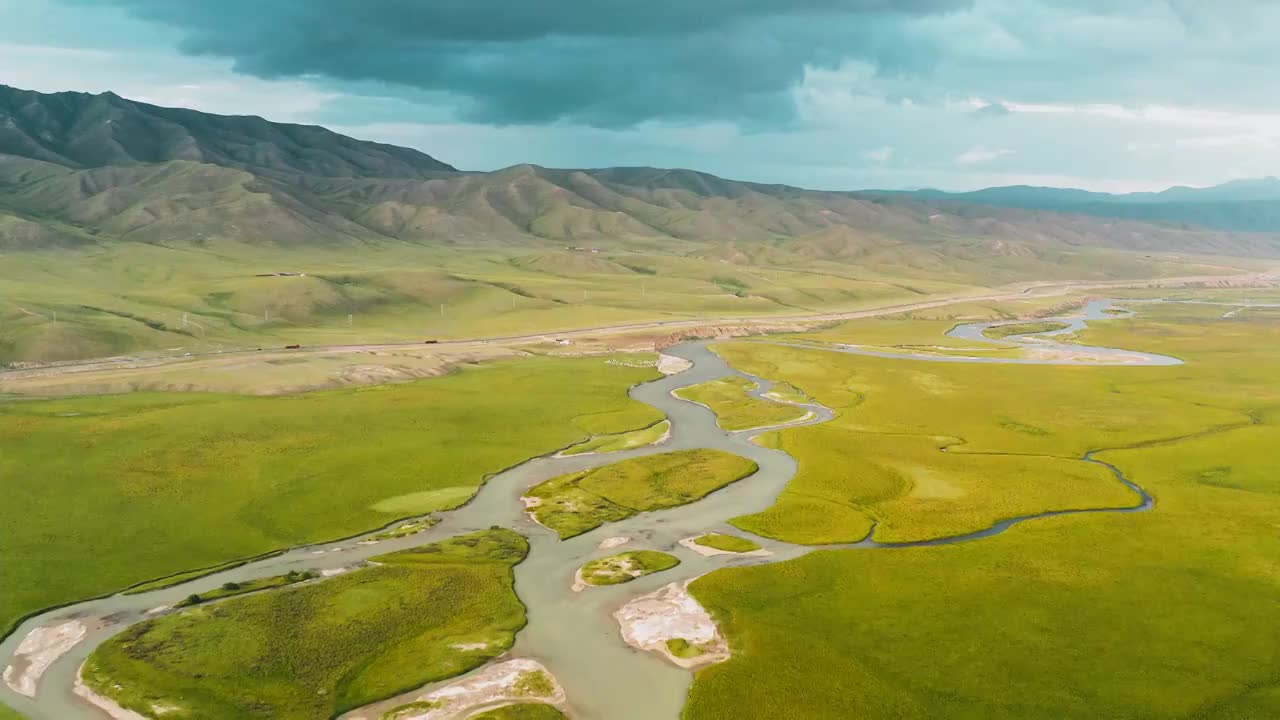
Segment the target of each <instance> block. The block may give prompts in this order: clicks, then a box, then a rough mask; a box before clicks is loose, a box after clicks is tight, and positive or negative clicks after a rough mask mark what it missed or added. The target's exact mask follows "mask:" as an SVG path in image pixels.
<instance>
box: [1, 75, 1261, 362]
mask: <svg viewBox="0 0 1280 720" xmlns="http://www.w3.org/2000/svg"><path fill="white" fill-rule="evenodd" d="M0 126H2V127H0V253H4V260H5V264H4V266H3V268H4V269H3V270H2V271H0V363H32V362H35V363H39V362H47V361H51V360H73V359H79V358H86V357H97V356H102V355H112V354H120V353H133V352H140V351H148V350H163V351H177V350H184V351H186V350H189V351H198V350H204V349H211V348H218V347H228V346H231V347H244V346H256V345H259V344H284V343H288V342H310V343H332V342H364V341H375V340H400V339H412V338H421V337H423V336H431V337H474V336H477V335H484V334H502V333H511V332H515V331H530V330H555V329H565V328H571V327H582V326H584V325H599V324H605V323H610V322H630V321H638V320H653V319H664V318H683V317H696V316H717V317H725V316H745V315H768V314H784V313H785V314H795V313H797V312H818V311H826V310H832V309H850V308H860V307H867V306H870V305H877V304H881V305H882V304H887V303H892V302H895V301H898V300H907V299H917V298H919V297H921V296H925V295H933V294H939V293H963V292H977V291H979V290H981V289H983V288H990V287H993V286H997V285H1004V284H1009V283H1015V282H1025V281H1029V280H1077V279H1118V278H1140V277H1155V276H1168V275H1199V274H1206V273H1224V274H1225V273H1231V272H1233V271H1234V270H1235V269H1239V268H1256V267H1258V266H1259V263H1258V260H1257V258H1276V257H1280V235H1276V234H1264V233H1248V232H1233V231H1221V230H1210V229H1205V228H1201V227H1188V226H1182V225H1174V224H1167V223H1165V224H1153V223H1144V222H1138V221H1129V220H1113V219H1099V218H1093V217H1088V216H1086V215H1081V214H1071V213H1058V212H1046V211H1039V210H1028V209H1021V208H995V207H991V206H989V205H979V204H973V203H960V202H953V201H949V200H937V199H928V198H911V197H902V196H892V197H889V196H883V195H867V194H861V193H843V192H819V191H812V190H804V189H800V188H795V187H788V186H783V185H764V184H757V183H746V182H737V181H733V180H728V179H724V178H719V177H716V176H713V175H708V174H705V173H700V172H696V171H692V170H679V169H675V170H667V169H657V168H608V169H593V170H557V169H548V168H543V167H537V166H532V165H518V166H515V167H510V168H506V169H503V170H498V171H495V172H489V173H483V172H462V171H457V170H454V169H453V168H451V167H449V166H447V165H444V164H443V163H440V162H438V161H436V160H434V159H432V158H431V157H429V156H427V155H424V154H422V153H420V152H417V151H415V150H408V149H403V148H394V147H390V146H386V145H380V144H377V143H369V142H365V141H361V140H356V139H353V138H348V137H344V136H341V135H337V134H335V133H332V132H329V131H328V130H324V129H322V128H308V127H302V126H297V125H282V124H277V123H270V122H268V121H266V120H262V119H260V118H235V117H224V116H216V115H207V114H203V113H198V112H195V111H191V110H175V109H168V108H158V107H154V106H150V105H145V104H141V103H134V102H131V101H128V100H123V99H121V98H119V97H117V96H115V95H111V94H104V95H97V96H90V95H83V94H77V93H59V94H54V95H42V94H39V93H31V92H24V91H17V90H11V89H7V88H0Z"/></svg>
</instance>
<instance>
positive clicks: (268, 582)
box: [174, 570, 319, 608]
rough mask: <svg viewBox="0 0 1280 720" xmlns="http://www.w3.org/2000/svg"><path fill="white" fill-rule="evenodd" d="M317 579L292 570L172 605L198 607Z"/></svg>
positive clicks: (230, 584) (227, 586) (227, 585)
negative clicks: (215, 601)
mask: <svg viewBox="0 0 1280 720" xmlns="http://www.w3.org/2000/svg"><path fill="white" fill-rule="evenodd" d="M317 577H319V576H318V575H316V574H315V573H312V572H305V571H304V572H298V571H296V570H294V571H290V572H289V573H287V574H284V575H273V576H271V577H264V578H256V579H254V580H249V581H247V582H242V583H236V582H229V583H223V585H222V587H219V588H216V589H214V590H210V591H208V592H205V593H201V594H199V595H191V596H189V597H187V598H186V599H185V600H182V601H181V602H179V603H177V604H176V605H174V607H178V608H184V607H191V606H192V605H199V604H200V603H206V602H212V601H214V600H222V599H224V598H229V597H235V596H237V595H248V594H249V593H254V592H258V591H261V590H274V589H276V588H282V587H285V586H288V585H294V584H297V583H300V582H306V581H307V580H315V579H316V578H317Z"/></svg>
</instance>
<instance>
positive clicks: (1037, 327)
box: [982, 320, 1070, 340]
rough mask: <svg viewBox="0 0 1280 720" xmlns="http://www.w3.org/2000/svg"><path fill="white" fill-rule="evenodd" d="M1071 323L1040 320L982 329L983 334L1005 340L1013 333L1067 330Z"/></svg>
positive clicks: (1027, 333) (1028, 333) (1030, 333)
mask: <svg viewBox="0 0 1280 720" xmlns="http://www.w3.org/2000/svg"><path fill="white" fill-rule="evenodd" d="M1068 327H1070V325H1067V324H1066V323H1064V322H1056V321H1048V320H1042V321H1040V322H1026V323H1014V324H1012V325H996V326H995V327H989V328H987V329H986V330H983V331H982V334H983V335H986V336H987V337H989V338H991V339H993V340H1003V339H1005V338H1007V337H1010V336H1013V335H1032V334H1035V333H1047V332H1054V331H1055V330H1066V329H1067V328H1068Z"/></svg>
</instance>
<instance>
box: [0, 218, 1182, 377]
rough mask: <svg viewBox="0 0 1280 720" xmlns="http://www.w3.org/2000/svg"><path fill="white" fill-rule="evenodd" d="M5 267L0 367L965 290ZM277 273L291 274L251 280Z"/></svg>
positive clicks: (398, 247) (470, 264) (369, 266)
mask: <svg viewBox="0 0 1280 720" xmlns="http://www.w3.org/2000/svg"><path fill="white" fill-rule="evenodd" d="M799 261H800V259H799V258H796V259H795V260H794V261H791V260H789V261H786V265H792V264H796V263H797V262H799ZM5 264H6V272H5V273H4V274H3V276H0V298H2V299H0V364H7V363H44V362H51V361H62V360H75V359H82V358H93V357H107V356H115V355H126V354H127V355H134V354H147V353H172V352H174V351H178V352H183V351H187V352H201V351H206V350H213V349H222V348H253V347H282V346H284V345H287V344H293V343H301V344H304V345H321V344H324V345H336V344H352V343H354V344H364V343H371V342H389V341H417V340H422V339H425V338H441V339H447V338H469V337H483V336H504V335H514V334H526V333H531V332H552V331H556V330H565V329H571V328H582V327H597V326H601V325H608V324H619V323H627V322H636V321H645V320H667V319H678V318H691V317H699V316H702V317H705V316H708V315H710V316H716V317H725V316H729V317H743V316H764V315H770V314H795V313H796V312H797V310H799V311H815V312H816V311H821V310H825V309H857V308H864V307H870V306H875V305H881V304H892V303H894V302H899V301H904V300H910V299H914V298H917V297H919V296H920V294H921V293H948V292H978V291H980V290H979V287H980V286H979V285H978V284H975V283H972V282H969V281H967V280H966V279H963V278H955V279H942V280H933V279H924V278H921V279H912V280H911V281H910V282H909V283H908V284H903V283H901V278H894V277H890V276H887V275H885V274H884V273H881V272H876V271H874V270H870V269H868V268H866V267H856V266H848V265H845V264H842V263H835V262H814V261H810V260H804V261H803V262H802V263H801V264H802V265H803V267H799V266H797V267H787V266H778V267H776V268H774V269H773V270H772V271H771V272H769V273H767V274H766V273H765V272H762V271H760V270H758V269H755V268H750V267H746V266H738V265H727V266H726V264H725V263H722V262H720V261H719V259H716V258H701V257H696V256H693V255H683V254H681V248H679V247H666V248H663V249H661V250H656V249H655V250H654V251H652V252H650V251H649V249H647V248H637V249H635V250H632V251H629V252H615V253H610V254H609V255H608V257H596V256H584V255H583V254H582V253H575V252H566V251H562V250H550V249H548V248H546V247H537V246H534V247H525V248H513V247H501V246H499V247H488V248H474V249H468V250H458V249H454V248H446V247H442V246H441V245H435V246H424V245H415V244H409V243H398V242H391V243H388V242H374V243H368V244H364V245H361V246H360V250H359V251H353V250H352V249H350V248H349V247H348V248H344V247H341V246H335V247H325V246H324V245H321V244H313V245H309V246H306V247H297V246H294V247H276V246H272V245H270V244H266V243H263V244H247V243H236V242H221V241H220V242H210V243H206V244H204V245H201V246H187V247H165V246H162V245H158V244H146V243H115V244H108V245H102V246H94V247H91V248H88V249H83V250H65V251H59V252H24V253H9V254H7V255H6V257H5ZM1188 269H1191V270H1194V269H1195V268H1192V267H1190V266H1188V268H1183V269H1180V271H1181V272H1186V271H1187V270H1188ZM814 270H818V271H819V272H814ZM278 272H289V273H295V274H293V275H288V276H283V275H270V276H261V277H260V275H266V274H271V273H278ZM442 308H443V312H442V311H441V310H442Z"/></svg>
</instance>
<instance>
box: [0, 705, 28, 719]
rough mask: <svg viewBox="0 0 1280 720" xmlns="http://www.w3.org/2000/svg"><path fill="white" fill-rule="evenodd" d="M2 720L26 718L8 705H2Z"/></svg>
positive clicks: (0, 715) (0, 708)
mask: <svg viewBox="0 0 1280 720" xmlns="http://www.w3.org/2000/svg"><path fill="white" fill-rule="evenodd" d="M0 720H26V717H25V716H23V715H19V714H18V711H17V710H14V709H12V708H10V707H9V706H8V705H0Z"/></svg>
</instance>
